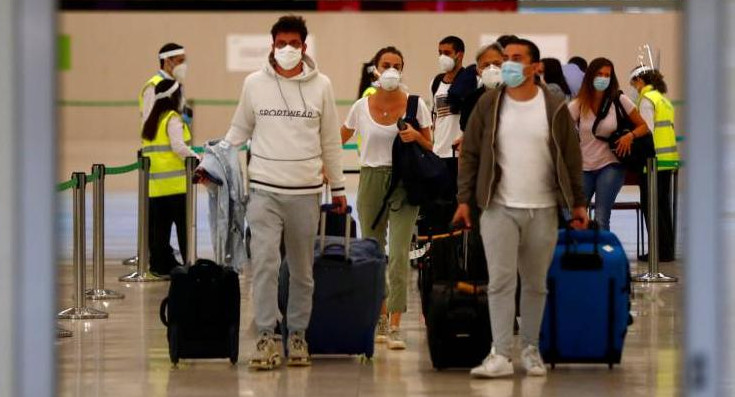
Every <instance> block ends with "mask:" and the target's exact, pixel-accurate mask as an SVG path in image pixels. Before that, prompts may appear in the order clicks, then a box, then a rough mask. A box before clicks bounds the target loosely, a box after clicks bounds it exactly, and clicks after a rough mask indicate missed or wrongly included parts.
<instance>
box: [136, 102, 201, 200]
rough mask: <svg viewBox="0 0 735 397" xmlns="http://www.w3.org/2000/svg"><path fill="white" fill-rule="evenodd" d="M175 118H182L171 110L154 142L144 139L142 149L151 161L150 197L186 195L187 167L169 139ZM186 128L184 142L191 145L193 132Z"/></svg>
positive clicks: (164, 115)
mask: <svg viewBox="0 0 735 397" xmlns="http://www.w3.org/2000/svg"><path fill="white" fill-rule="evenodd" d="M173 117H178V118H181V115H180V114H178V113H177V112H175V111H173V110H170V111H168V112H166V113H164V114H163V115H162V116H161V118H160V120H159V121H158V130H157V131H156V136H155V137H154V138H153V140H152V141H149V140H147V139H143V147H142V149H141V151H142V153H143V156H146V157H148V158H150V159H151V169H150V179H149V181H148V189H149V197H162V196H171V195H174V194H181V193H186V166H185V165H184V160H183V159H181V157H179V156H178V155H177V154H176V153H174V151H173V150H172V149H171V141H170V140H169V139H168V133H167V129H168V123H169V121H170V120H171V118H173ZM182 124H183V126H184V142H185V143H186V144H187V145H190V144H191V131H190V130H189V126H187V125H186V123H183V121H182Z"/></svg>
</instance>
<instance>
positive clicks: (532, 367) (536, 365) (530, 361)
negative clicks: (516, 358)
mask: <svg viewBox="0 0 735 397" xmlns="http://www.w3.org/2000/svg"><path fill="white" fill-rule="evenodd" d="M521 363H522V364H523V368H525V369H526V373H527V374H528V375H529V376H546V366H545V365H544V360H543V359H542V358H541V354H540V353H539V351H538V347H536V346H532V345H529V346H527V347H526V348H525V349H523V351H522V352H521Z"/></svg>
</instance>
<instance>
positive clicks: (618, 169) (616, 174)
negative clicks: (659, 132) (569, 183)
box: [569, 58, 648, 230]
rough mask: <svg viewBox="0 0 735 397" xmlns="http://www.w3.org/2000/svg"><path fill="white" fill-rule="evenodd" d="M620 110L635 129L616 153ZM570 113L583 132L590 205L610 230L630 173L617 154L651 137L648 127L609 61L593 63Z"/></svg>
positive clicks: (626, 136)
mask: <svg viewBox="0 0 735 397" xmlns="http://www.w3.org/2000/svg"><path fill="white" fill-rule="evenodd" d="M619 106H622V108H623V110H624V113H625V114H626V115H627V116H628V118H629V119H630V120H631V121H632V122H633V124H634V125H635V128H634V129H633V130H632V131H630V132H629V133H628V134H626V135H624V136H623V137H621V138H620V139H619V140H618V141H617V142H616V143H617V146H616V149H615V153H614V152H613V150H611V149H610V145H609V144H608V142H607V139H608V138H609V137H610V135H611V134H612V133H613V132H615V131H616V130H617V129H618V121H617V116H616V108H617V107H619ZM569 112H570V113H571V115H572V118H573V119H574V121H575V122H576V123H577V128H578V130H579V138H580V146H581V149H582V170H583V173H584V179H583V181H584V192H585V195H586V196H587V202H588V203H589V202H590V200H591V199H592V196H593V195H594V196H595V218H596V219H597V222H598V224H599V225H600V228H602V229H605V230H610V213H611V211H612V206H613V204H614V203H615V198H616V197H617V196H618V193H619V192H620V189H621V188H622V187H623V182H624V181H625V172H626V169H625V167H624V166H623V165H622V164H620V161H619V160H618V158H617V157H616V154H617V155H619V156H623V155H627V154H629V153H630V150H631V145H632V144H633V140H634V139H637V138H640V137H642V136H644V135H646V134H648V127H646V123H645V122H643V119H642V118H641V116H640V114H639V113H638V110H637V109H636V107H635V104H634V103H633V101H631V100H630V99H629V98H628V97H627V96H625V95H623V94H622V93H621V92H620V85H619V83H618V78H617V76H616V75H615V66H614V65H613V63H612V62H611V61H610V60H609V59H606V58H597V59H594V60H593V61H592V62H591V63H590V65H589V67H588V68H587V72H586V73H585V75H584V80H582V87H581V88H580V90H579V95H578V96H577V98H576V99H575V100H573V101H572V102H571V103H569Z"/></svg>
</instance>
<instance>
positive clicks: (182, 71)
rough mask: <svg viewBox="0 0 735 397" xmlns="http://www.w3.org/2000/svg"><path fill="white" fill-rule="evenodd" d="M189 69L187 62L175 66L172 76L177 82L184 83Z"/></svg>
mask: <svg viewBox="0 0 735 397" xmlns="http://www.w3.org/2000/svg"><path fill="white" fill-rule="evenodd" d="M188 68H189V67H188V66H187V64H186V62H184V63H180V64H178V65H176V66H174V68H173V70H172V71H171V74H172V75H173V77H174V79H176V81H178V82H179V83H183V82H184V79H185V78H186V70H187V69H188Z"/></svg>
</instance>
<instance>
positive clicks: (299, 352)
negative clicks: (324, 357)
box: [287, 331, 311, 367]
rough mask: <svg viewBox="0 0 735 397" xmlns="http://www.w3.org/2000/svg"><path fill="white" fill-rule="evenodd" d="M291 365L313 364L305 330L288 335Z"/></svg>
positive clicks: (289, 361)
mask: <svg viewBox="0 0 735 397" xmlns="http://www.w3.org/2000/svg"><path fill="white" fill-rule="evenodd" d="M287 365H289V366H291V367H308V366H310V365H311V356H309V345H308V344H307V343H306V338H304V332H303V331H302V332H293V333H292V334H291V335H289V336H288V362H287Z"/></svg>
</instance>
